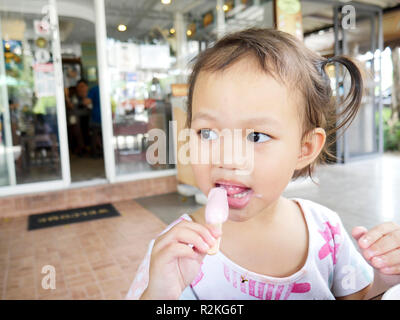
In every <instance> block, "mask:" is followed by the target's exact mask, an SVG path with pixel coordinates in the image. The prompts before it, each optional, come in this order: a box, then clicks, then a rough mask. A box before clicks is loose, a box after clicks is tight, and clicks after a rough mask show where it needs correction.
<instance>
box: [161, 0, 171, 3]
mask: <svg viewBox="0 0 400 320" xmlns="http://www.w3.org/2000/svg"><path fill="white" fill-rule="evenodd" d="M161 3H162V4H170V3H171V0H161Z"/></svg>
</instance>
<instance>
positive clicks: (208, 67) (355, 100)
mask: <svg viewBox="0 0 400 320" xmlns="http://www.w3.org/2000/svg"><path fill="white" fill-rule="evenodd" d="M243 58H256V59H257V61H258V64H259V66H260V68H261V70H262V71H264V72H265V73H266V74H268V75H270V76H272V77H274V78H275V80H277V81H279V82H280V83H283V84H285V85H286V86H287V88H288V92H291V93H300V97H301V99H300V101H298V102H297V103H298V106H299V108H300V110H304V112H300V116H301V120H302V122H303V132H302V139H304V138H305V137H306V136H307V134H308V133H310V131H311V130H313V129H314V128H317V127H321V128H324V129H325V130H326V132H327V143H326V144H325V146H324V148H323V150H322V152H321V154H320V155H319V156H318V158H317V159H316V161H314V163H312V164H310V165H308V166H307V167H305V168H303V169H301V170H298V171H295V173H294V175H293V179H296V178H298V177H302V176H307V175H309V176H310V177H311V174H312V172H313V169H314V166H315V165H316V164H317V163H326V162H328V161H329V160H334V159H336V158H335V156H334V155H333V154H332V153H331V152H330V151H329V147H330V146H331V145H332V144H334V143H335V141H336V133H337V131H338V130H339V129H342V128H343V129H344V130H345V129H346V128H347V127H348V126H349V125H350V124H351V122H352V121H353V120H354V118H355V116H356V114H357V111H358V109H359V108H360V105H361V98H362V94H363V75H362V73H361V70H362V69H360V67H359V66H357V64H356V62H355V61H354V60H353V59H352V58H350V57H348V56H344V55H340V56H335V57H332V58H329V59H326V58H324V57H321V56H320V55H319V54H317V53H315V52H313V51H311V50H310V49H308V48H307V47H306V46H305V45H304V44H303V43H302V42H301V41H300V40H298V39H297V38H296V37H294V36H292V35H290V34H288V33H286V32H282V31H278V30H274V29H258V28H250V29H247V30H243V31H239V32H236V33H232V34H228V35H226V36H225V37H223V38H222V39H221V40H219V41H217V42H216V43H215V45H214V46H212V47H210V48H208V49H206V50H205V51H203V52H201V53H200V54H199V55H198V56H197V57H196V60H195V63H194V66H193V69H192V73H191V75H190V78H189V92H188V108H187V123H186V124H187V126H188V127H190V126H191V120H192V102H193V101H192V100H193V93H194V89H195V84H196V80H197V77H198V75H199V73H200V72H201V71H206V72H217V71H223V70H225V69H226V68H227V67H229V66H231V65H233V64H234V63H235V62H237V61H239V60H240V59H243ZM332 62H337V63H341V64H342V65H344V67H345V68H346V69H347V70H348V72H349V74H350V77H351V86H350V90H349V93H348V94H347V96H346V98H345V99H344V101H343V104H342V107H341V108H340V109H341V110H337V109H338V108H337V107H336V99H335V97H332V89H331V83H330V78H329V76H328V75H327V74H326V71H325V66H326V65H327V64H328V63H332Z"/></svg>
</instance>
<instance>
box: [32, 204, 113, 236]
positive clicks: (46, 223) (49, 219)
mask: <svg viewBox="0 0 400 320" xmlns="http://www.w3.org/2000/svg"><path fill="white" fill-rule="evenodd" d="M120 215H121V214H120V213H119V212H118V210H117V209H115V208H114V206H113V205H112V204H109V203H108V204H102V205H98V206H91V207H84V208H77V209H69V210H62V211H54V212H49V213H42V214H32V215H30V216H29V218H28V231H30V230H36V229H42V228H49V227H55V226H60V225H63V224H71V223H77V222H85V221H90V220H96V219H102V218H111V217H118V216H120Z"/></svg>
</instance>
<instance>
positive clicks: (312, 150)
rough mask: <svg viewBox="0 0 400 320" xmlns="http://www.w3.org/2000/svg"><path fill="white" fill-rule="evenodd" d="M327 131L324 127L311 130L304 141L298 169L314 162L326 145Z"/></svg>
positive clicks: (298, 159) (298, 160)
mask: <svg viewBox="0 0 400 320" xmlns="http://www.w3.org/2000/svg"><path fill="white" fill-rule="evenodd" d="M325 141H326V133H325V130H324V129H322V128H315V129H314V130H312V131H310V132H309V133H308V134H307V135H306V136H305V138H304V139H303V141H302V144H301V152H300V154H299V156H298V158H297V166H296V170H301V169H303V168H305V167H306V166H308V165H309V164H311V163H313V162H314V160H315V159H317V157H318V155H319V154H320V153H321V150H322V148H323V147H324V145H325Z"/></svg>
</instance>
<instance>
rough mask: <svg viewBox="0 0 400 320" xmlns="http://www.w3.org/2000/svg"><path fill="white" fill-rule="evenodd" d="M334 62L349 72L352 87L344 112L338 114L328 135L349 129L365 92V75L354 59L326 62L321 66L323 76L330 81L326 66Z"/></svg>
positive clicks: (345, 101) (343, 58) (342, 58)
mask: <svg viewBox="0 0 400 320" xmlns="http://www.w3.org/2000/svg"><path fill="white" fill-rule="evenodd" d="M332 62H333V63H340V64H342V65H343V66H344V67H345V68H346V69H347V70H348V72H349V74H350V77H351V85H350V90H349V93H348V94H347V96H346V98H345V99H344V100H343V102H342V103H341V105H342V106H343V108H342V110H341V111H340V112H339V113H337V114H336V119H335V120H336V121H335V122H336V124H335V125H334V126H333V129H332V132H328V135H329V134H333V133H336V132H337V131H339V130H340V129H342V128H343V132H344V131H345V130H347V129H348V127H349V126H350V125H351V123H352V122H353V121H354V119H355V117H356V115H357V112H358V111H359V109H360V106H361V99H362V95H363V91H364V81H363V75H362V72H361V69H360V67H359V66H358V65H357V64H356V62H355V61H354V60H353V58H351V57H348V56H345V55H340V56H334V57H332V58H329V59H326V60H324V61H323V62H322V65H321V69H322V70H323V73H324V75H323V76H324V77H326V78H328V79H329V77H328V76H327V74H326V72H325V66H326V65H327V64H329V63H332ZM336 94H338V92H337V93H336ZM338 121H339V122H338Z"/></svg>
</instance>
